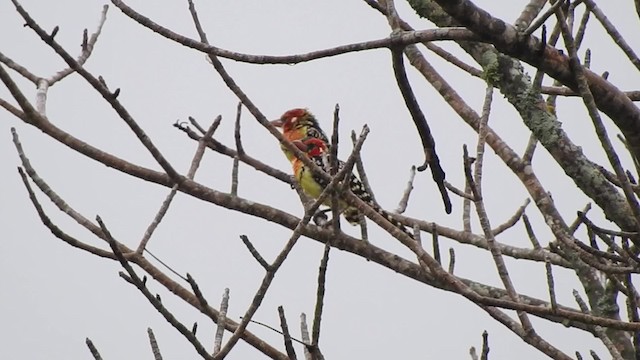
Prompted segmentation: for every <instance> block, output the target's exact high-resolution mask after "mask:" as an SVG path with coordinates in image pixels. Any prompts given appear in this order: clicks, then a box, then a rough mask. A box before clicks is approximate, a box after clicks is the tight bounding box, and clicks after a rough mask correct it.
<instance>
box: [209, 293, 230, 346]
mask: <svg viewBox="0 0 640 360" xmlns="http://www.w3.org/2000/svg"><path fill="white" fill-rule="evenodd" d="M228 309H229V288H225V289H224V293H223V294H222V302H221V303H220V315H219V317H218V326H216V335H215V337H214V341H213V354H214V355H215V354H217V353H219V352H220V348H221V347H222V338H223V337H224V328H225V326H226V322H227V310H228Z"/></svg>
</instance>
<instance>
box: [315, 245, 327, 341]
mask: <svg viewBox="0 0 640 360" xmlns="http://www.w3.org/2000/svg"><path fill="white" fill-rule="evenodd" d="M330 250H331V246H330V245H329V243H327V244H325V246H324V252H323V254H322V260H321V261H320V267H319V269H318V290H317V291H316V308H315V311H314V315H313V326H312V328H311V344H312V345H315V346H318V344H319V342H320V323H321V321H322V310H323V308H324V294H325V288H326V280H327V265H328V263H329V251H330Z"/></svg>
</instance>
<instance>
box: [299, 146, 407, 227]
mask: <svg viewBox="0 0 640 360" xmlns="http://www.w3.org/2000/svg"><path fill="white" fill-rule="evenodd" d="M296 146H297V147H298V148H300V149H301V150H303V151H304V152H305V154H306V155H307V156H308V157H309V159H310V160H311V161H313V162H314V163H315V164H316V165H318V167H320V168H321V169H322V170H323V171H324V172H326V173H330V171H329V169H330V166H329V151H328V146H327V144H326V143H325V142H323V141H322V140H320V139H318V138H307V139H305V140H297V141H296ZM292 164H293V171H294V174H295V178H296V180H297V181H298V183H299V184H300V186H301V187H302V189H303V190H304V191H305V192H306V193H307V194H308V195H309V196H311V197H313V198H318V197H319V196H320V194H321V193H322V191H323V190H324V189H325V188H326V187H327V185H328V184H329V183H328V181H327V180H326V179H325V177H323V176H321V175H320V174H315V173H314V172H313V171H311V169H309V168H308V167H307V166H306V165H305V164H304V163H303V162H302V161H301V160H300V159H297V158H294V160H293V161H292ZM343 168H344V162H342V161H339V162H338V171H340V170H342V169H343ZM348 179H349V189H350V190H351V192H352V193H353V194H354V195H355V196H357V197H358V198H359V199H360V200H362V201H363V202H365V203H367V204H368V205H369V206H371V208H373V210H375V211H376V212H378V213H379V214H380V215H382V216H383V217H384V218H385V219H387V220H388V221H389V222H390V223H392V224H393V225H394V226H396V227H398V228H400V229H401V230H402V231H404V232H405V233H406V234H407V235H409V236H412V235H411V233H410V232H409V231H408V230H407V229H406V228H405V227H404V225H402V223H400V222H399V221H397V220H396V219H394V218H393V217H392V216H391V215H390V214H389V213H388V212H386V211H385V210H383V209H382V208H381V207H380V206H379V205H378V204H377V203H376V202H375V201H374V200H373V198H372V197H371V194H370V193H369V192H368V191H367V189H366V188H365V187H364V185H363V184H362V182H361V181H360V179H358V178H357V177H356V176H355V175H354V174H353V173H351V174H349V175H348ZM339 201H340V203H339V204H338V209H339V211H341V212H342V214H343V215H344V218H345V220H347V221H348V222H349V223H350V224H352V225H357V224H359V223H360V219H361V218H362V214H361V213H360V211H359V210H358V209H357V208H356V207H353V206H351V205H349V204H347V203H346V202H344V201H343V200H339ZM324 204H325V205H327V206H331V197H327V200H325V202H324Z"/></svg>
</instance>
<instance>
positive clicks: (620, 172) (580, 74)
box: [556, 0, 640, 230]
mask: <svg viewBox="0 0 640 360" xmlns="http://www.w3.org/2000/svg"><path fill="white" fill-rule="evenodd" d="M585 1H586V4H587V6H589V4H590V3H591V5H592V6H590V9H591V11H594V10H595V9H596V8H595V7H594V6H595V4H593V3H592V2H590V0H585ZM594 14H596V13H595V12H594ZM596 15H597V14H596ZM556 17H557V18H558V23H559V24H560V27H561V29H562V37H563V39H564V43H565V46H566V47H567V50H568V52H569V64H570V66H571V70H572V71H573V74H574V77H575V80H576V82H577V84H578V90H579V92H580V96H581V97H582V99H583V102H584V104H585V107H586V108H587V110H588V112H589V116H590V117H591V120H592V122H593V126H594V128H595V131H596V134H597V135H598V139H599V140H600V143H601V145H602V148H603V149H604V151H605V153H606V154H607V158H608V159H609V162H610V163H611V166H612V167H613V169H614V170H615V173H616V175H617V176H618V180H619V181H620V183H621V184H622V190H623V192H624V195H625V197H626V199H627V203H628V204H629V207H630V208H631V211H632V213H633V215H634V217H635V220H636V224H635V225H636V229H638V230H640V204H638V200H637V198H636V196H635V194H634V193H633V190H632V189H631V185H630V184H629V180H628V178H627V176H626V173H625V171H624V169H623V168H622V165H621V164H620V159H619V158H618V154H617V153H616V151H615V149H614V148H613V145H612V144H611V141H610V140H609V137H608V135H607V130H606V128H605V126H604V124H603V122H602V119H601V118H600V112H599V110H598V107H597V106H596V104H595V99H594V97H593V94H592V93H591V90H589V84H588V82H587V80H586V78H585V76H584V69H583V68H582V66H581V65H580V60H578V57H577V53H576V49H575V46H574V41H573V37H572V36H571V31H570V29H569V28H568V27H567V24H566V22H565V18H564V15H563V14H562V12H561V11H556ZM601 21H602V20H601ZM639 68H640V67H639Z"/></svg>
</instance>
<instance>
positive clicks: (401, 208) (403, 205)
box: [356, 163, 416, 214]
mask: <svg viewBox="0 0 640 360" xmlns="http://www.w3.org/2000/svg"><path fill="white" fill-rule="evenodd" d="M356 165H357V163H356ZM415 178H416V166H415V165H411V170H409V181H407V187H406V188H405V189H404V192H403V193H402V198H401V199H400V202H399V203H398V207H397V208H396V210H395V213H396V214H402V213H404V212H405V210H407V206H408V205H409V196H410V195H411V191H412V190H413V180H414V179H415Z"/></svg>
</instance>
